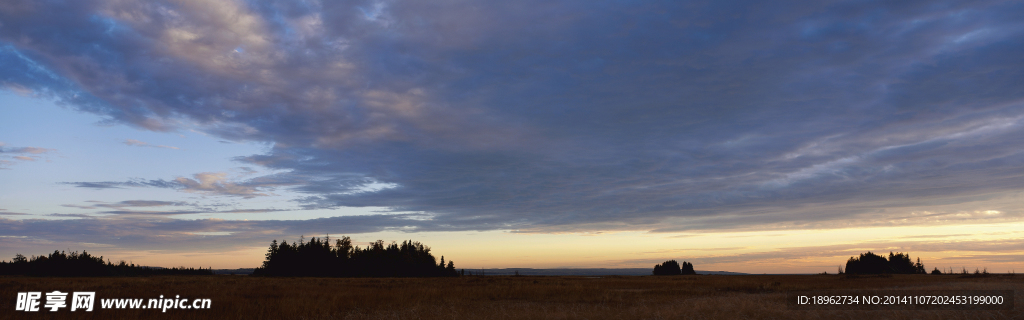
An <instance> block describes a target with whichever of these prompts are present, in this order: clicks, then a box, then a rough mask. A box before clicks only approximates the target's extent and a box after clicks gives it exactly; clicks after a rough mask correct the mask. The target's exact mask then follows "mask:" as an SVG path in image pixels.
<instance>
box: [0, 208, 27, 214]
mask: <svg viewBox="0 0 1024 320" xmlns="http://www.w3.org/2000/svg"><path fill="white" fill-rule="evenodd" d="M23 215H27V213H20V212H11V211H7V209H0V216H23Z"/></svg>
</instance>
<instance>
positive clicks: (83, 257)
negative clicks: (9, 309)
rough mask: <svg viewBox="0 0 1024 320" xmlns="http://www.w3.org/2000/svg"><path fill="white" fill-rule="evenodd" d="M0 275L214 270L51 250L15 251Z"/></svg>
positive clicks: (0, 267) (0, 265)
mask: <svg viewBox="0 0 1024 320" xmlns="http://www.w3.org/2000/svg"><path fill="white" fill-rule="evenodd" d="M0 274H3V275H27V276H58V277H95V276H150V275H212V274H213V269H203V268H199V269H195V268H185V267H180V268H151V267H143V266H136V265H135V264H134V263H132V264H128V263H126V262H125V261H123V260H122V261H121V262H120V263H118V264H114V263H111V262H110V261H107V262H103V257H102V256H100V257H97V256H93V255H90V254H89V253H88V252H85V251H82V253H78V252H77V251H73V252H71V253H65V252H63V251H54V252H53V253H51V254H49V255H45V256H32V258H31V259H29V258H26V257H25V256H24V255H21V254H17V255H16V256H14V259H13V260H12V261H11V262H0Z"/></svg>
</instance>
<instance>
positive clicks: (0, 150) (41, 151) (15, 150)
mask: <svg viewBox="0 0 1024 320" xmlns="http://www.w3.org/2000/svg"><path fill="white" fill-rule="evenodd" d="M2 147H3V145H0V153H21V154H44V153H50V152H53V151H56V150H54V149H47V148H36V147H20V148H2Z"/></svg>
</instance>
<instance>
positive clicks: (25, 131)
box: [0, 0, 1024, 273]
mask: <svg viewBox="0 0 1024 320" xmlns="http://www.w3.org/2000/svg"><path fill="white" fill-rule="evenodd" d="M1022 204H1024V3H1022V2H1020V1H970V2H962V1H957V2H944V1H794V2H785V1H749V2H739V1H734V2H725V1H711V2H702V1H595V0H583V1H547V0H545V1H532V0H526V1H448V0H442V1H386V0H380V1H374V0H371V1H326V0H325V1H315V0H310V1H262V0H260V1H230V0H225V1H198V0H182V1H133V0H75V1H34V0H9V1H0V259H3V260H10V259H11V258H12V257H14V255H15V254H16V253H21V254H25V255H38V254H43V253H46V252H52V251H53V250H72V251H81V250H86V251H88V252H90V253H93V254H98V255H103V256H104V257H106V258H110V259H112V260H114V261H117V260H121V259H124V260H130V261H133V262H134V263H136V264H142V265H153V266H165V267H171V266H179V265H184V266H189V267H198V266H202V267H213V268H251V267H256V266H258V265H259V264H260V263H261V262H262V260H263V254H264V253H265V251H266V249H267V246H268V245H269V243H270V241H271V240H274V239H278V240H288V241H289V242H291V241H295V240H298V239H299V237H300V236H305V237H306V238H307V239H308V238H309V237H313V236H317V237H322V236H324V235H328V234H329V235H330V236H331V237H338V236H341V235H348V236H350V237H352V238H353V239H354V240H355V241H356V242H357V244H360V245H365V243H367V242H370V241H374V240H377V239H383V240H385V241H402V240H406V239H413V240H417V241H421V242H423V243H425V244H427V245H428V246H430V247H432V248H433V252H434V253H435V254H436V255H437V256H438V257H440V256H441V255H444V256H445V259H448V260H452V261H454V262H455V265H456V267H457V268H467V269H468V268H506V267H532V268H558V267H575V268H633V267H643V268H648V267H653V265H654V264H656V263H660V262H662V261H665V260H668V259H676V260H679V261H683V260H685V261H689V262H692V263H693V264H694V265H695V268H696V269H697V270H725V271H733V272H747V273H817V272H822V271H828V272H829V273H832V272H835V271H836V269H837V267H838V266H839V265H842V264H844V263H845V261H846V259H848V258H849V257H851V256H854V255H857V254H859V253H863V252H867V251H873V252H876V253H885V254H888V252H889V251H894V252H907V253H909V254H910V255H911V257H913V258H917V257H920V258H921V260H922V262H923V263H924V265H925V267H926V268H927V269H928V270H931V269H932V268H934V267H938V268H940V269H942V268H949V267H953V268H956V269H957V270H959V269H960V268H961V267H965V268H968V269H969V270H972V271H973V270H974V268H987V269H988V271H990V272H1007V271H1016V272H1024V207H1022Z"/></svg>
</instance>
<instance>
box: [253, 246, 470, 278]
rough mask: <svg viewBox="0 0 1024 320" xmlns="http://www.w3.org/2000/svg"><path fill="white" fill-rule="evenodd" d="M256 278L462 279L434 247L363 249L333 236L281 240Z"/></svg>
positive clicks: (258, 271) (257, 269)
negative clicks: (438, 257) (435, 252)
mask: <svg viewBox="0 0 1024 320" xmlns="http://www.w3.org/2000/svg"><path fill="white" fill-rule="evenodd" d="M253 275H256V276H305V277H447V276H458V275H459V272H458V271H456V270H455V263H454V262H453V261H448V262H447V265H446V264H445V261H444V257H443V256H442V257H441V262H440V263H438V262H437V259H436V258H435V257H434V255H433V254H431V253H430V247H427V246H424V245H423V244H422V243H419V242H416V241H412V240H409V241H403V242H402V243H401V244H398V243H394V242H392V243H391V244H387V245H385V244H384V241H383V240H377V241H376V242H374V243H371V244H370V245H368V246H366V247H365V248H360V247H356V246H353V245H352V239H351V238H349V237H342V238H341V239H336V240H335V242H334V243H333V244H331V239H330V237H326V238H324V239H323V240H321V239H318V238H312V239H310V240H309V241H305V240H303V239H299V241H298V242H294V243H288V242H287V241H281V243H280V244H278V243H277V240H274V241H272V242H271V243H270V249H269V250H267V254H266V259H265V260H264V261H263V265H262V266H260V267H259V268H256V270H255V271H254V272H253Z"/></svg>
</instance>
